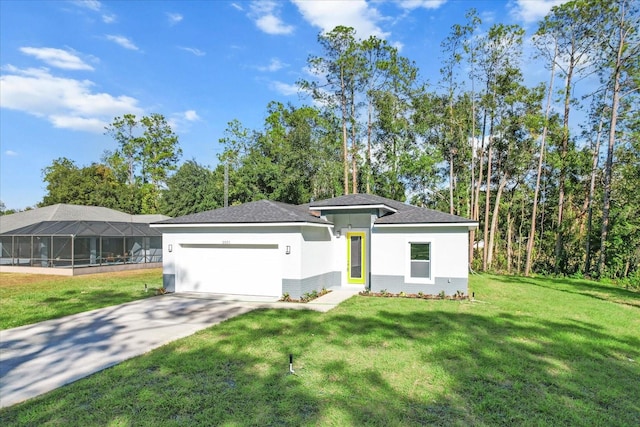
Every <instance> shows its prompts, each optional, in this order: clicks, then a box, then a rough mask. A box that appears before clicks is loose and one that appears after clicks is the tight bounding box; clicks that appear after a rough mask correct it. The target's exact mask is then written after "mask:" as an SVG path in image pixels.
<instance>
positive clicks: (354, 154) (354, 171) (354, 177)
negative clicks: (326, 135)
mask: <svg viewBox="0 0 640 427" xmlns="http://www.w3.org/2000/svg"><path fill="white" fill-rule="evenodd" d="M355 117H356V101H355V95H354V93H353V90H352V92H351V182H352V186H353V187H352V191H351V192H352V193H353V194H357V193H358V139H357V129H356V120H355Z"/></svg>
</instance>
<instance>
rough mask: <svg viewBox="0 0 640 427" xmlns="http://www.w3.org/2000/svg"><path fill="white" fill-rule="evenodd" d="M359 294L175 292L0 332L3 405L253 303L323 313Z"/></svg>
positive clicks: (141, 351)
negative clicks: (301, 299) (297, 297)
mask: <svg viewBox="0 0 640 427" xmlns="http://www.w3.org/2000/svg"><path fill="white" fill-rule="evenodd" d="M357 292H358V289H356V288H337V289H334V290H332V292H330V293H328V294H326V295H324V296H322V297H320V298H318V299H316V300H314V301H312V302H309V303H307V304H296V303H279V302H277V301H275V299H273V298H264V297H241V296H237V297H234V296H228V295H216V294H171V295H163V296H159V297H152V298H148V299H144V300H139V301H134V302H130V303H127V304H122V305H117V306H113V307H106V308H101V309H98V310H93V311H88V312H85V313H79V314H75V315H72V316H67V317H64V318H61V319H55V320H49V321H45V322H41V323H36V324H33V325H26V326H22V327H19V328H14V329H8V330H4V331H0V407H6V406H11V405H13V404H16V403H18V402H22V401H23V400H26V399H30V398H32V397H35V396H38V395H40V394H43V393H46V392H48V391H51V390H54V389H56V388H58V387H60V386H62V385H64V384H68V383H71V382H73V381H76V380H78V379H80V378H83V377H86V376H88V375H91V374H93V373H95V372H98V371H100V370H102V369H105V368H108V367H110V366H113V365H116V364H118V363H120V362H122V361H124V360H127V359H129V358H132V357H134V356H138V355H141V354H144V353H146V352H148V351H150V350H152V349H154V348H157V347H160V346H162V345H164V344H167V343H169V342H171V341H174V340H177V339H179V338H183V337H186V336H188V335H191V334H193V333H195V332H197V331H199V330H201V329H204V328H207V327H209V326H212V325H215V324H217V323H220V322H222V321H224V320H227V319H230V318H232V317H234V316H238V315H240V314H243V313H247V312H249V311H251V310H254V309H256V308H287V309H311V310H317V311H322V312H326V311H328V310H330V309H332V308H333V307H335V306H336V305H338V304H339V303H340V302H342V301H344V300H345V299H348V298H350V297H351V296H353V295H355V294H356V293H357Z"/></svg>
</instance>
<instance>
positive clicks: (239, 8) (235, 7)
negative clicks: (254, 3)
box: [231, 3, 244, 11]
mask: <svg viewBox="0 0 640 427" xmlns="http://www.w3.org/2000/svg"><path fill="white" fill-rule="evenodd" d="M231 6H232V7H233V8H234V9H235V10H239V11H243V10H244V9H243V8H242V6H240V5H239V4H238V3H231Z"/></svg>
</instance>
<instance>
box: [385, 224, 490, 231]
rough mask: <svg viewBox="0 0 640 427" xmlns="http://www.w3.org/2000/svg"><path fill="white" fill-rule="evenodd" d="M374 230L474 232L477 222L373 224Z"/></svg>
mask: <svg viewBox="0 0 640 427" xmlns="http://www.w3.org/2000/svg"><path fill="white" fill-rule="evenodd" d="M373 227H374V228H425V227H428V228H446V227H465V228H467V229H468V230H475V229H477V228H478V223H477V222H438V223H433V222H426V223H425V222H421V223H406V224H376V223H374V224H373Z"/></svg>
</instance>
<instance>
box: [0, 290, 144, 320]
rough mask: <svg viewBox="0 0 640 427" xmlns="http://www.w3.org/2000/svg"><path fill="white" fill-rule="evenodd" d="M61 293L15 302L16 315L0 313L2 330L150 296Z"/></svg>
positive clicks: (90, 292)
mask: <svg viewBox="0 0 640 427" xmlns="http://www.w3.org/2000/svg"><path fill="white" fill-rule="evenodd" d="M64 295H66V296H63V297H56V296H49V297H46V298H43V299H40V300H38V299H33V298H28V299H27V300H26V301H23V302H19V303H16V304H19V305H20V316H19V317H18V318H16V316H14V313H12V312H11V311H10V310H6V311H5V312H4V313H3V312H0V326H1V327H2V329H6V328H8V327H10V328H15V327H18V326H24V325H30V324H33V323H37V322H42V321H45V320H51V319H59V318H61V317H64V316H69V315H71V314H77V313H82V312H85V311H90V310H94V309H96V308H102V307H108V306H112V305H117V304H123V303H126V302H131V301H134V300H139V299H144V298H148V297H151V296H154V294H153V293H151V292H149V293H146V294H145V293H144V292H143V291H140V293H139V294H138V295H136V294H134V293H132V292H121V291H114V290H109V289H99V290H91V291H87V292H75V291H67V292H64ZM43 306H44V307H45V309H44V310H43Z"/></svg>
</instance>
